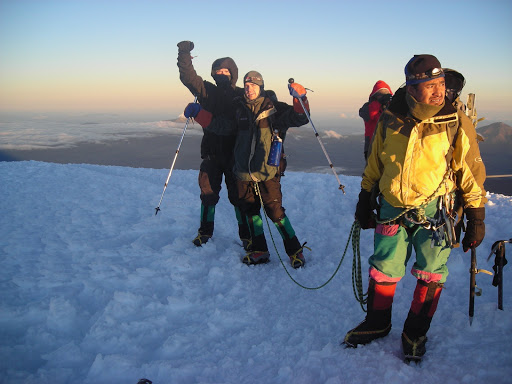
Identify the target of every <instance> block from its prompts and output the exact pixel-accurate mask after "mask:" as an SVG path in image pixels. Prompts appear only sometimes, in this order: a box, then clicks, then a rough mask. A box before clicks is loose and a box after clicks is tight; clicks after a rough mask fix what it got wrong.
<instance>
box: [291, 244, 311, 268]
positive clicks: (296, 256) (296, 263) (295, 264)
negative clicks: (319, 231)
mask: <svg viewBox="0 0 512 384" xmlns="http://www.w3.org/2000/svg"><path fill="white" fill-rule="evenodd" d="M295 238H297V237H295ZM297 241H298V240H297ZM306 243H307V242H306ZM306 243H304V244H302V246H301V247H300V248H299V249H298V250H297V251H296V252H295V253H293V254H292V255H289V257H290V263H291V265H292V268H294V269H297V268H302V267H303V266H304V265H306V258H305V257H304V255H303V251H304V248H307V249H309V250H310V251H311V248H309V247H306Z"/></svg>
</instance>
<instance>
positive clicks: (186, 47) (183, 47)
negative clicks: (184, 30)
mask: <svg viewBox="0 0 512 384" xmlns="http://www.w3.org/2000/svg"><path fill="white" fill-rule="evenodd" d="M193 49H194V43H193V42H191V41H180V42H179V43H178V52H184V53H188V52H190V51H192V50H193Z"/></svg>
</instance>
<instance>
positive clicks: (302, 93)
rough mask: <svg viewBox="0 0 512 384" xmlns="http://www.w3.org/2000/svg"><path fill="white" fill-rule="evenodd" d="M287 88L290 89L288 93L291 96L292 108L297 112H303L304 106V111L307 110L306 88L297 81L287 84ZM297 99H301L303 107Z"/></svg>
mask: <svg viewBox="0 0 512 384" xmlns="http://www.w3.org/2000/svg"><path fill="white" fill-rule="evenodd" d="M288 90H289V91H290V95H292V96H293V110H294V111H295V112H297V113H304V108H306V111H308V112H309V102H308V98H307V97H306V88H304V87H303V86H302V85H300V84H298V83H291V84H288ZM299 99H301V100H302V104H303V105H304V108H302V105H301V103H300V101H299Z"/></svg>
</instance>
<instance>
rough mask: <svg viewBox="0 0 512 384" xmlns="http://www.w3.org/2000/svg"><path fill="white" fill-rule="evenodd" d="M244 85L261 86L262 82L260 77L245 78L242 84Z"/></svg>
mask: <svg viewBox="0 0 512 384" xmlns="http://www.w3.org/2000/svg"><path fill="white" fill-rule="evenodd" d="M245 83H253V84H256V85H260V86H261V85H262V84H263V80H262V78H261V77H257V76H247V77H246V78H245V79H244V84H245Z"/></svg>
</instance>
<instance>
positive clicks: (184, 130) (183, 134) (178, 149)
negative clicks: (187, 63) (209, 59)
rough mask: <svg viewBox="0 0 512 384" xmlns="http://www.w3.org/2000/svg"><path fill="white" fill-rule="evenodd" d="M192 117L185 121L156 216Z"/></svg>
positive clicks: (195, 101)
mask: <svg viewBox="0 0 512 384" xmlns="http://www.w3.org/2000/svg"><path fill="white" fill-rule="evenodd" d="M194 103H197V96H196V97H195V98H194ZM191 119H192V118H191V117H189V118H187V122H186V123H185V128H183V133H182V134H181V139H180V142H179V144H178V148H176V154H175V155H174V160H173V161H172V165H171V169H170V170H169V174H168V175H167V180H166V181H165V184H164V190H163V191H162V196H161V197H160V202H159V203H158V207H156V208H155V216H156V215H157V214H158V211H160V204H162V199H163V198H164V193H165V190H166V189H167V185H168V184H169V179H170V178H171V174H172V170H173V169H174V164H175V163H176V159H177V158H178V153H179V152H180V148H181V143H182V142H183V138H184V137H185V132H187V127H188V123H189V122H190V120H191Z"/></svg>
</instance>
